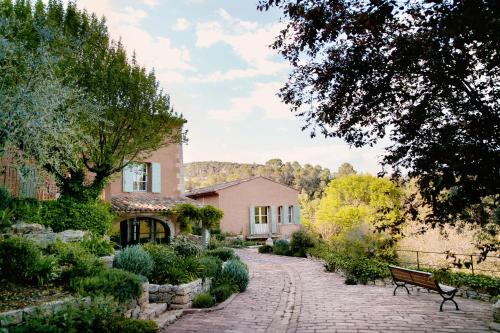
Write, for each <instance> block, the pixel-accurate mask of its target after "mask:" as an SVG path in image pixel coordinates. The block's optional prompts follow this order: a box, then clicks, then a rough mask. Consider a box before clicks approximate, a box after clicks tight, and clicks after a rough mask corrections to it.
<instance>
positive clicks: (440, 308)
mask: <svg viewBox="0 0 500 333" xmlns="http://www.w3.org/2000/svg"><path fill="white" fill-rule="evenodd" d="M440 295H441V297H443V301H442V302H441V306H440V307H439V311H443V304H444V303H445V302H446V301H452V302H453V304H455V309H457V311H458V310H459V308H458V304H457V302H455V300H454V299H453V297H455V293H453V294H451V296H450V297H446V296H445V295H443V294H440Z"/></svg>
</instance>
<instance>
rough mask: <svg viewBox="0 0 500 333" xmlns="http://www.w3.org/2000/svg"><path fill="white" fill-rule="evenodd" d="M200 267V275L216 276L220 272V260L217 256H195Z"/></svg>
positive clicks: (205, 276)
mask: <svg viewBox="0 0 500 333" xmlns="http://www.w3.org/2000/svg"><path fill="white" fill-rule="evenodd" d="M197 261H198V264H199V265H200V267H201V274H200V277H202V278H207V277H218V276H219V275H220V274H221V273H222V260H220V259H219V258H218V257H212V256H203V257H199V258H197Z"/></svg>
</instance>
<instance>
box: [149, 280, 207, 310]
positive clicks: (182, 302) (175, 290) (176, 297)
mask: <svg viewBox="0 0 500 333" xmlns="http://www.w3.org/2000/svg"><path fill="white" fill-rule="evenodd" d="M211 283H212V281H211V279H205V280H202V279H197V280H195V281H193V282H189V283H185V284H181V285H171V284H162V285H159V284H150V285H149V302H150V303H167V304H168V308H169V309H172V310H177V309H187V308H190V307H191V305H192V303H193V299H194V298H195V297H196V295H198V294H199V293H202V292H208V291H209V290H210V286H211Z"/></svg>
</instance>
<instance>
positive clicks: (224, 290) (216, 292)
mask: <svg viewBox="0 0 500 333" xmlns="http://www.w3.org/2000/svg"><path fill="white" fill-rule="evenodd" d="M238 291H239V288H238V286H237V285H235V284H234V283H231V282H228V281H222V282H219V283H218V284H216V285H214V286H212V288H211V289H210V294H211V295H212V296H213V297H215V301H216V302H217V303H220V302H224V301H225V300H226V299H228V298H229V296H231V295H232V294H234V293H236V292H238Z"/></svg>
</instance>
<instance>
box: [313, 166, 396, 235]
mask: <svg viewBox="0 0 500 333" xmlns="http://www.w3.org/2000/svg"><path fill="white" fill-rule="evenodd" d="M401 197H402V193H401V190H400V189H399V188H398V186H397V185H396V184H395V183H393V182H392V181H391V180H389V179H386V178H376V177H373V176H370V175H349V176H344V177H341V178H336V179H334V180H332V181H331V182H330V184H329V185H328V188H327V189H326V191H325V196H324V197H323V198H322V199H321V202H320V204H319V208H318V210H317V212H316V216H315V223H314V225H313V230H315V231H316V232H317V233H319V234H320V235H321V236H322V238H323V239H330V238H331V237H332V236H335V235H339V234H342V233H346V232H348V231H350V230H354V229H356V230H362V229H363V228H364V229H365V230H366V231H365V233H366V232H371V231H372V229H374V230H379V231H383V230H388V231H389V232H390V234H391V235H393V236H394V237H396V235H397V234H398V233H399V225H400V223H401V222H402V214H401Z"/></svg>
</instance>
